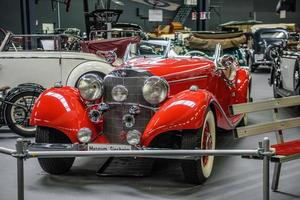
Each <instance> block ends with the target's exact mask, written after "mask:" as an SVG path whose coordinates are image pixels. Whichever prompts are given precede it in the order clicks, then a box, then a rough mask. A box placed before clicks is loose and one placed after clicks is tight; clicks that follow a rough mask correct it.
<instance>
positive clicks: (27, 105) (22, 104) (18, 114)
mask: <svg viewBox="0 0 300 200" xmlns="http://www.w3.org/2000/svg"><path fill="white" fill-rule="evenodd" d="M36 98H37V97H35V96H24V97H22V98H20V99H18V100H17V101H16V102H14V105H13V106H12V108H11V111H10V116H11V119H12V122H13V124H15V126H17V127H18V128H19V129H21V130H24V131H34V130H35V129H36V127H35V126H30V124H29V120H30V115H31V109H32V107H33V105H34V102H35V99H36Z"/></svg>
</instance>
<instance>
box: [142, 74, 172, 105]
mask: <svg viewBox="0 0 300 200" xmlns="http://www.w3.org/2000/svg"><path fill="white" fill-rule="evenodd" d="M168 92H169V84H168V83H167V81H166V80H165V79H162V78H160V77H157V76H152V77H149V78H148V79H147V80H146V81H145V83H144V86H143V96H144V99H145V100H146V101H147V102H149V103H151V104H154V105H155V104H159V103H161V102H162V101H164V100H165V99H166V98H167V96H168Z"/></svg>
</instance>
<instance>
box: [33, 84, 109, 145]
mask: <svg viewBox="0 0 300 200" xmlns="http://www.w3.org/2000/svg"><path fill="white" fill-rule="evenodd" d="M30 124H31V125H35V126H43V127H49V128H54V129H56V130H59V131H61V132H62V133H64V134H65V135H66V136H67V137H68V138H69V139H70V140H71V142H72V143H78V142H79V141H78V139H77V132H78V130H79V129H81V128H84V127H86V128H89V129H91V130H92V133H93V136H92V138H94V139H95V138H97V140H102V139H103V141H101V142H102V143H106V142H105V139H104V138H103V137H97V136H98V134H99V133H100V131H101V128H102V126H101V124H94V123H92V122H91V120H90V119H89V117H88V112H87V106H86V104H85V102H84V101H83V100H82V99H81V97H80V95H79V92H78V90H77V89H75V88H72V87H68V86H65V87H62V88H50V89H48V90H46V91H45V92H43V93H42V94H41V95H40V97H39V98H38V99H37V101H36V103H35V105H34V107H33V110H32V114H31V118H30ZM93 142H97V141H93Z"/></svg>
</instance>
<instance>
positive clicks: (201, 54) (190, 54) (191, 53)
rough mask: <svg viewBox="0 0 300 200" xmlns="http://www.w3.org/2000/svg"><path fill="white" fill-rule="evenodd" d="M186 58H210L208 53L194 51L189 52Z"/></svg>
mask: <svg viewBox="0 0 300 200" xmlns="http://www.w3.org/2000/svg"><path fill="white" fill-rule="evenodd" d="M184 55H185V56H204V57H209V56H208V55H207V54H206V53H204V52H202V51H198V50H193V51H188V52H187V53H186V54H184Z"/></svg>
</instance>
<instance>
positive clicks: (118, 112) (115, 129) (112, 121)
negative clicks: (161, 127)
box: [103, 75, 154, 144]
mask: <svg viewBox="0 0 300 200" xmlns="http://www.w3.org/2000/svg"><path fill="white" fill-rule="evenodd" d="M146 78H147V77H146V76H144V75H143V76H137V77H120V76H113V75H111V76H107V77H106V78H105V80H104V99H103V100H104V102H105V103H107V104H109V107H110V108H109V110H108V111H107V112H105V113H104V135H105V136H106V138H107V139H108V140H109V141H110V142H111V143H120V144H126V143H127V141H126V133H127V132H128V131H129V130H133V129H136V130H138V131H140V132H141V133H143V132H144V129H145V128H146V126H147V124H148V122H149V120H150V119H151V117H152V116H153V114H154V111H152V110H151V109H148V108H143V107H140V113H139V114H136V115H134V118H135V124H134V126H133V127H131V128H127V127H126V126H125V125H124V124H123V120H122V118H123V116H124V115H126V114H129V109H130V108H131V107H132V106H133V105H137V104H141V105H145V106H151V105H150V104H149V103H147V102H146V101H145V100H144V98H143V95H142V87H143V85H144V81H145V80H146ZM116 85H124V86H125V87H126V88H127V90H128V97H127V99H126V100H125V101H124V102H122V103H119V102H115V101H114V100H113V98H112V96H111V91H112V88H113V87H114V86H116Z"/></svg>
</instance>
